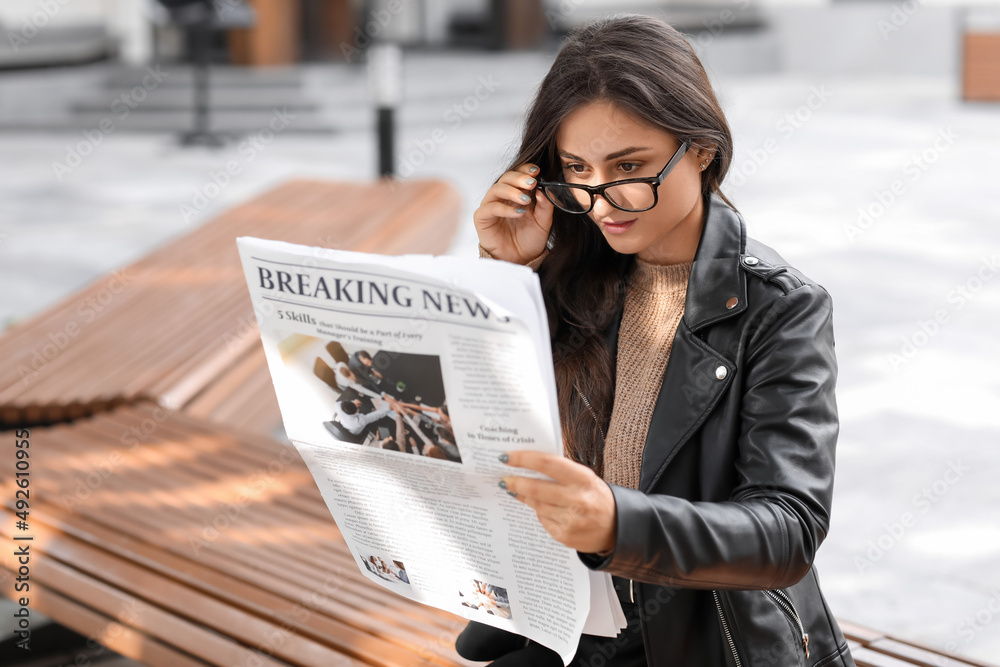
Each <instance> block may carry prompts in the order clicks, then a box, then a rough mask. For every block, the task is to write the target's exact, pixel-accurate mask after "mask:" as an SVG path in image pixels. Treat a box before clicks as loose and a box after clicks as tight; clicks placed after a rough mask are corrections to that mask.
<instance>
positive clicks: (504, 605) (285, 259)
mask: <svg viewBox="0 0 1000 667" xmlns="http://www.w3.org/2000/svg"><path fill="white" fill-rule="evenodd" d="M237 246H238V249H239V253H240V258H241V261H242V264H243V269H244V272H245V276H246V280H247V286H248V288H249V291H250V297H251V300H252V303H253V308H254V313H255V315H256V318H257V322H258V325H259V328H260V335H261V341H262V343H263V348H264V352H265V355H266V357H267V363H268V368H269V370H270V373H271V378H272V381H273V383H274V388H275V393H276V395H277V399H278V405H279V407H280V409H281V416H282V420H283V422H284V427H285V432H286V433H287V436H288V438H289V440H291V442H292V443H293V444H294V445H295V447H296V448H297V450H298V451H299V453H300V454H301V456H302V459H303V460H304V461H305V463H306V465H307V466H308V468H309V471H310V472H311V473H312V475H313V477H314V478H315V480H316V484H317V486H318V487H319V490H320V492H321V494H322V496H323V499H324V500H325V502H326V504H327V506H328V507H329V510H330V513H331V514H332V516H333V518H334V520H335V521H336V523H337V526H338V527H339V528H340V531H341V533H342V534H343V536H344V540H345V541H346V543H347V545H348V547H349V548H350V551H351V553H352V554H353V555H354V558H355V560H356V562H357V564H358V568H359V570H360V571H361V573H362V574H363V575H364V576H365V577H366V578H368V579H369V580H370V581H372V582H373V583H375V584H378V585H380V586H383V587H385V588H387V589H389V590H391V591H393V592H395V593H398V594H399V595H403V596H406V597H408V598H410V599H413V600H416V601H418V602H421V603H424V604H428V605H432V606H434V607H437V608H440V609H444V610H447V611H449V612H452V613H454V614H457V615H459V616H462V617H464V618H467V619H470V620H476V621H479V622H481V623H485V624H488V625H491V626H494V627H497V628H502V629H505V630H508V631H510V632H514V633H518V634H521V635H523V636H525V637H528V638H530V639H533V640H535V641H537V642H538V643H540V644H543V645H545V646H547V647H549V648H551V649H553V650H554V651H556V652H557V653H559V654H560V656H562V658H563V662H564V664H568V663H569V661H570V660H571V659H572V657H573V654H574V652H575V651H576V647H577V643H578V641H579V637H580V634H581V633H584V632H586V633H588V634H595V635H600V636H606V637H614V636H616V635H617V634H618V633H619V632H620V631H621V629H623V628H624V627H625V626H626V623H625V617H624V614H623V613H622V610H621V605H620V604H619V602H618V598H617V595H616V594H615V591H614V589H613V586H612V584H611V577H610V575H608V574H607V573H603V572H594V571H591V570H588V568H587V567H586V566H584V565H583V563H582V562H581V561H580V559H579V557H578V556H577V553H576V551H575V550H573V549H570V548H568V547H566V546H564V545H562V544H560V543H559V542H557V541H555V540H554V539H553V538H552V537H551V536H550V535H549V534H548V533H547V532H546V531H545V529H544V528H543V527H542V525H541V524H540V523H539V521H538V518H537V517H536V515H535V513H534V510H532V509H531V508H529V507H528V506H526V505H524V504H523V503H521V502H519V501H517V500H516V499H514V498H511V497H510V496H509V495H508V494H507V493H506V492H505V491H504V490H503V489H501V488H499V486H498V482H499V480H500V479H501V477H503V476H504V475H509V474H511V473H515V474H518V475H523V476H534V477H537V478H542V479H544V478H545V477H544V476H543V475H540V474H539V473H536V472H534V471H531V470H526V469H514V470H512V469H511V468H510V466H507V465H504V464H503V463H501V462H500V461H499V459H498V455H499V454H501V453H503V452H506V451H512V450H516V449H532V450H538V451H542V452H548V453H552V454H557V455H562V453H563V445H562V438H561V428H560V422H559V414H558V408H557V401H556V386H555V375H554V371H553V365H552V353H551V347H550V339H549V332H548V324H547V319H546V315H545V307H544V303H543V301H542V294H541V289H540V286H539V283H538V277H537V275H536V274H535V273H534V272H533V271H532V270H531V269H529V268H527V267H524V266H519V265H515V264H511V263H508V262H501V261H496V260H490V259H479V258H460V257H449V256H437V257H435V256H429V255H404V256H384V255H375V254H367V253H358V252H350V251H341V250H330V249H324V248H314V247H309V246H303V245H295V244H291V243H285V242H281V241H270V240H263V239H257V238H252V237H240V238H239V239H237Z"/></svg>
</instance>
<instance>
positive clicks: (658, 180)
mask: <svg viewBox="0 0 1000 667" xmlns="http://www.w3.org/2000/svg"><path fill="white" fill-rule="evenodd" d="M690 145H691V142H690V141H682V142H681V145H680V146H678V147H677V150H676V151H674V154H673V155H672V156H671V158H670V161H669V162H667V164H666V166H665V167H663V169H662V170H661V171H660V173H659V174H657V175H656V176H645V177H642V178H626V179H624V180H621V181H611V182H610V183H603V184H601V185H584V184H582V183H563V182H561V181H538V187H539V188H541V190H542V192H543V193H544V194H545V198H546V199H548V200H549V201H550V202H552V205H553V206H555V207H556V208H558V209H559V210H560V211H566V212H567V213H575V214H578V215H584V214H587V213H590V212H591V211H592V210H594V201H595V199H594V195H601V196H602V197H604V201H606V202H608V203H609V204H611V205H612V206H613V207H615V208H617V209H618V210H619V211H628V212H629V213H641V212H643V211H648V210H649V209H651V208H655V207H656V204H657V203H658V202H659V201H660V198H659V193H658V192H657V188H658V187H659V186H660V185H661V184H662V183H663V181H664V179H666V178H667V176H668V175H669V174H670V172H671V171H673V169H674V167H676V166H677V163H679V162H680V161H681V158H683V157H684V154H685V153H687V149H688V147H689V146H690ZM630 183H647V184H648V185H649V186H650V187H651V188H652V190H653V203H652V205H650V206H648V207H646V208H625V207H623V206H619V205H618V204H616V203H614V202H613V201H611V200H610V199H608V197H607V196H606V195H605V194H604V191H605V190H607V189H608V188H611V187H616V186H619V185H628V184H630ZM555 185H557V186H561V187H566V188H576V189H577V190H583V191H584V192H586V193H588V194H589V195H590V206H588V207H587V210H586V211H570V210H567V209H565V208H563V207H562V206H560V205H559V204H558V203H556V202H555V200H553V199H552V197H550V196H549V191H548V190H547V189H546V186H555Z"/></svg>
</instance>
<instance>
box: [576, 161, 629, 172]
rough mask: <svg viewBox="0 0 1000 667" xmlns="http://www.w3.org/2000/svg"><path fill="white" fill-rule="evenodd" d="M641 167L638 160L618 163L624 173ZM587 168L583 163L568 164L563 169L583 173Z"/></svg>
mask: <svg viewBox="0 0 1000 667" xmlns="http://www.w3.org/2000/svg"><path fill="white" fill-rule="evenodd" d="M577 167H579V169H577ZM640 167H642V165H641V164H639V163H637V162H621V163H619V164H618V168H619V169H620V170H621V171H622V172H623V173H626V174H632V173H634V172H635V171H636V170H638V169H639V168H640ZM586 170H587V168H586V167H585V166H583V165H582V164H568V165H566V166H564V167H563V171H565V172H567V173H569V174H582V173H583V172H585V171H586Z"/></svg>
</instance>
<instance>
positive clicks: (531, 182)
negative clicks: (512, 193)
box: [524, 178, 535, 185]
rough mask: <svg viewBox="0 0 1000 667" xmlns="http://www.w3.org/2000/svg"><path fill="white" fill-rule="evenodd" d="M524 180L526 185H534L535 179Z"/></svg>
mask: <svg viewBox="0 0 1000 667" xmlns="http://www.w3.org/2000/svg"><path fill="white" fill-rule="evenodd" d="M524 182H525V184H526V185H534V184H535V179H533V178H529V179H527V180H525V181H524Z"/></svg>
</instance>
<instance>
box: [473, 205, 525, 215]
mask: <svg viewBox="0 0 1000 667" xmlns="http://www.w3.org/2000/svg"><path fill="white" fill-rule="evenodd" d="M517 208H521V211H522V212H521V213H518V212H517V210H516V209H517ZM479 211H480V212H481V213H485V214H486V215H485V216H480V217H481V218H483V217H487V218H488V217H493V218H520V217H521V216H523V215H524V214H525V212H527V209H526V208H525V207H524V206H521V207H517V206H511V205H510V204H507V203H505V202H502V201H492V202H490V203H488V204H484V205H483V206H481V207H479Z"/></svg>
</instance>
